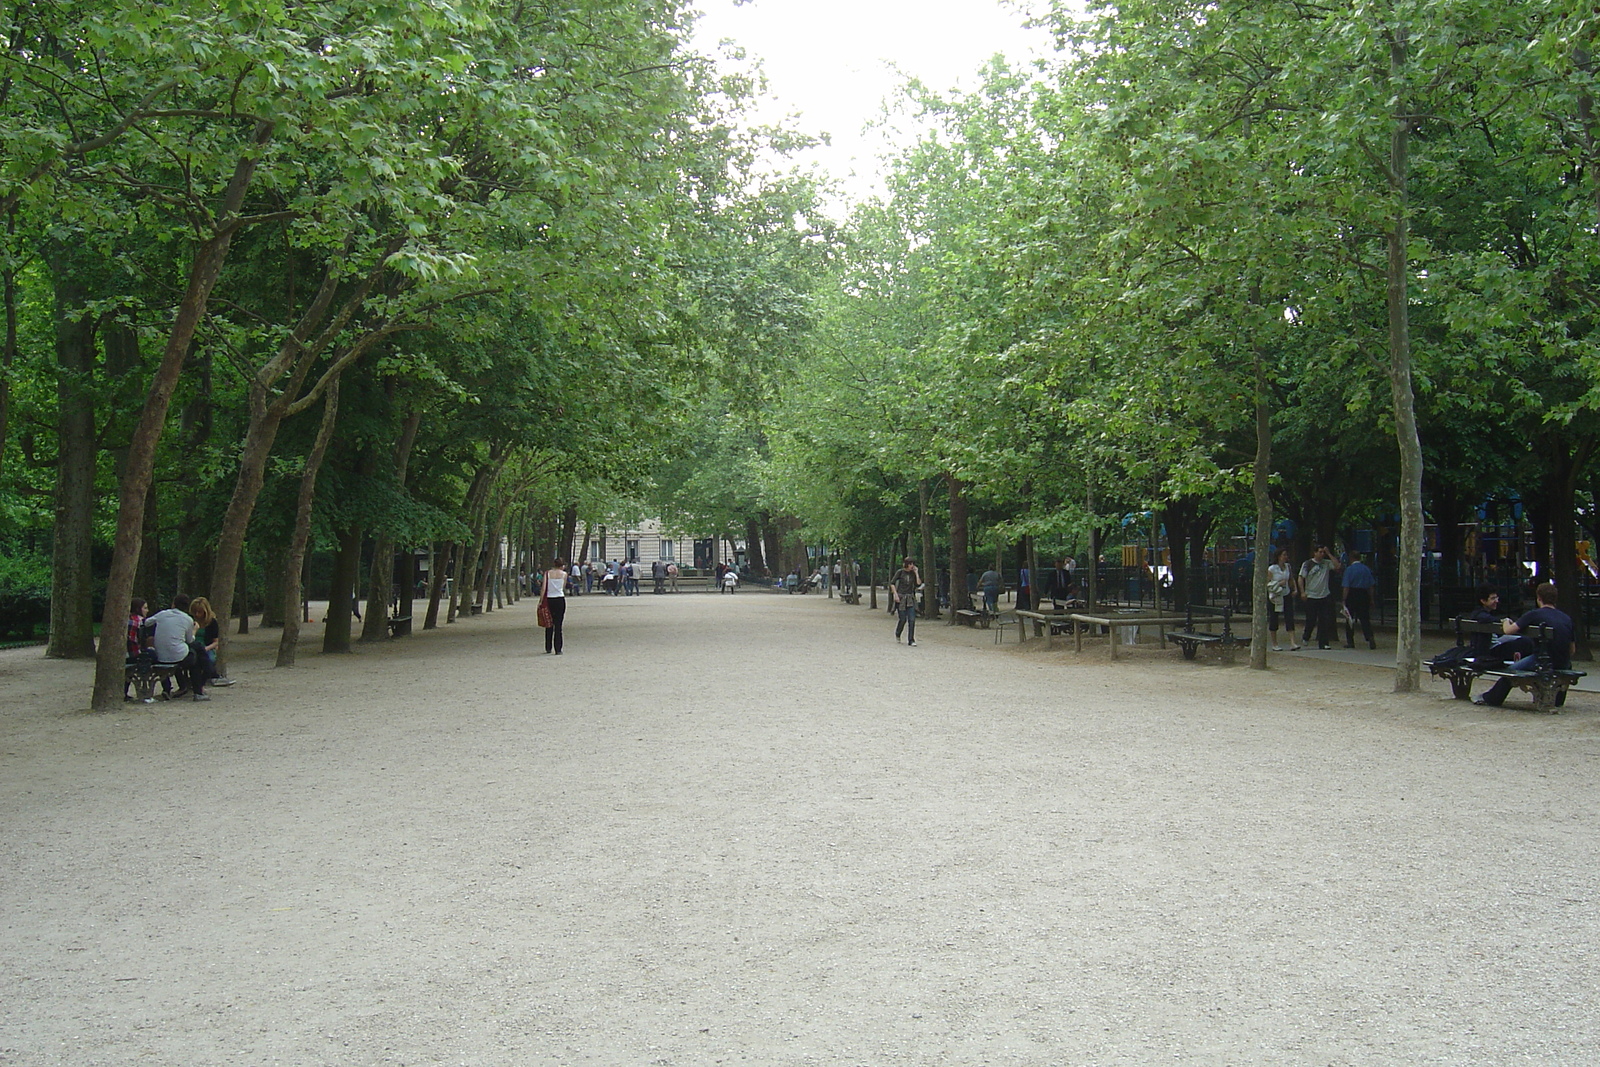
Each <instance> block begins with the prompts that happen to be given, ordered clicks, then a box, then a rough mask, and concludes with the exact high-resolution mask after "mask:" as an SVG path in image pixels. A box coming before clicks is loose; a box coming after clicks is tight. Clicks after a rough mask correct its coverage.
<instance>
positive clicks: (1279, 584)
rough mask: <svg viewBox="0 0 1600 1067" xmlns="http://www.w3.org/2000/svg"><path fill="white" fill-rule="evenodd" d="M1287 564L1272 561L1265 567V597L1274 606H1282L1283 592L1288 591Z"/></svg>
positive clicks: (1280, 607)
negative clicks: (1272, 562) (1271, 563)
mask: <svg viewBox="0 0 1600 1067" xmlns="http://www.w3.org/2000/svg"><path fill="white" fill-rule="evenodd" d="M1289 577H1290V575H1289V565H1288V564H1287V563H1274V564H1273V565H1272V566H1270V567H1268V568H1267V599H1268V600H1270V601H1272V605H1273V607H1275V608H1278V609H1280V610H1281V609H1282V608H1283V597H1284V594H1285V593H1287V592H1288V591H1289Z"/></svg>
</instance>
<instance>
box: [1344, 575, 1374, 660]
mask: <svg viewBox="0 0 1600 1067" xmlns="http://www.w3.org/2000/svg"><path fill="white" fill-rule="evenodd" d="M1377 585H1378V579H1377V576H1376V575H1374V574H1373V573H1372V568H1371V567H1369V566H1367V565H1366V564H1365V563H1363V562H1361V553H1359V552H1352V553H1350V565H1349V566H1347V567H1346V568H1345V569H1344V612H1345V615H1344V647H1345V648H1355V647H1356V625H1357V624H1358V623H1359V624H1360V626H1361V636H1362V637H1363V638H1365V639H1366V642H1367V647H1368V648H1377V647H1378V642H1377V641H1375V640H1373V637H1372V598H1373V596H1374V595H1375V594H1374V592H1373V590H1374V589H1375V588H1376V587H1377Z"/></svg>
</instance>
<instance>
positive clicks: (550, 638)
mask: <svg viewBox="0 0 1600 1067" xmlns="http://www.w3.org/2000/svg"><path fill="white" fill-rule="evenodd" d="M539 599H540V602H541V603H543V604H544V605H545V606H546V607H548V608H549V609H550V625H549V626H546V627H545V630H544V652H545V655H547V656H548V655H549V654H550V653H552V652H554V653H555V654H556V655H558V656H559V655H561V621H562V620H563V619H565V618H566V617H567V571H566V567H565V561H564V560H562V558H561V557H560V556H557V557H556V558H555V559H553V560H551V561H550V566H548V567H546V568H545V571H544V583H543V585H542V587H541V589H540V592H539Z"/></svg>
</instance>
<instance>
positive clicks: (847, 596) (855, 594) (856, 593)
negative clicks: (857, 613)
mask: <svg viewBox="0 0 1600 1067" xmlns="http://www.w3.org/2000/svg"><path fill="white" fill-rule="evenodd" d="M839 599H840V600H842V601H844V602H845V603H846V604H859V603H861V591H860V590H859V589H848V590H845V591H843V592H841V593H840V594H839Z"/></svg>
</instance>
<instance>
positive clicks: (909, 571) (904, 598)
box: [892, 556, 922, 646]
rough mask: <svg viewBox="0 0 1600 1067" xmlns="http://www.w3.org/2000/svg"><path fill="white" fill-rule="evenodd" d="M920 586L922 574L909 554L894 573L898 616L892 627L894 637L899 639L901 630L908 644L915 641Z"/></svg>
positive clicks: (896, 612)
mask: <svg viewBox="0 0 1600 1067" xmlns="http://www.w3.org/2000/svg"><path fill="white" fill-rule="evenodd" d="M921 586H922V575H921V574H920V573H918V571H917V564H916V562H915V561H914V560H912V558H911V557H910V556H907V557H906V562H905V565H904V566H903V567H901V568H900V569H899V570H898V571H896V572H895V575H894V583H893V586H892V588H893V590H894V608H895V614H896V615H897V616H898V617H899V619H898V621H897V622H896V623H895V627H894V639H895V640H896V641H898V640H900V634H901V633H902V632H904V633H905V635H906V644H907V645H908V646H911V645H915V644H916V643H917V590H918V589H919V588H920V587H921Z"/></svg>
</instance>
